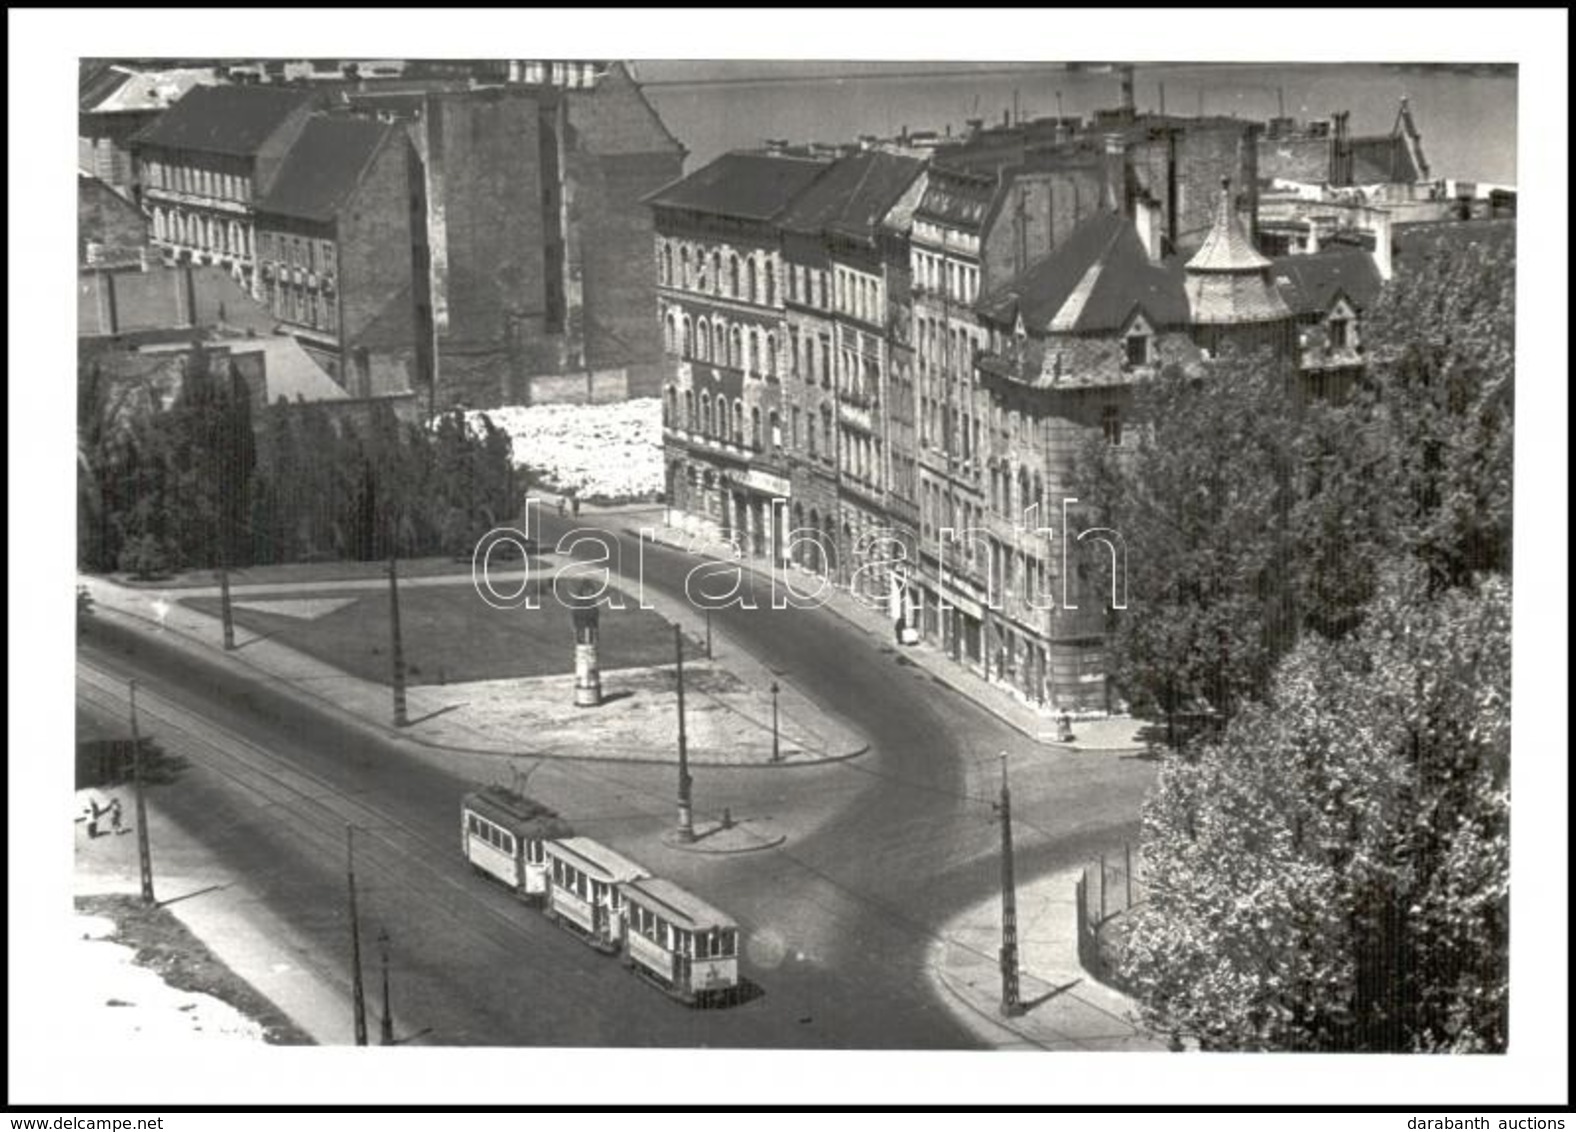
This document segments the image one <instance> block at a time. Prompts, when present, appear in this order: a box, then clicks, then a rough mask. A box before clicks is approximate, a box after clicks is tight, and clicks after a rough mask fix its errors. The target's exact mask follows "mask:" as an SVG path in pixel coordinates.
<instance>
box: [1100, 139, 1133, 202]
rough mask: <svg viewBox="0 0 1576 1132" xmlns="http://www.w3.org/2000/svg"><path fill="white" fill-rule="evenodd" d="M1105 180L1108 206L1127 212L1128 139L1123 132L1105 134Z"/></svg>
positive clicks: (1103, 176)
mask: <svg viewBox="0 0 1576 1132" xmlns="http://www.w3.org/2000/svg"><path fill="white" fill-rule="evenodd" d="M1101 174H1102V180H1103V181H1104V182H1105V203H1106V207H1107V208H1109V209H1111V210H1112V211H1113V212H1120V213H1123V214H1124V215H1125V214H1126V212H1127V206H1128V200H1127V139H1126V138H1124V137H1123V136H1122V135H1121V134H1106V135H1105V158H1104V161H1103V162H1102V164H1101Z"/></svg>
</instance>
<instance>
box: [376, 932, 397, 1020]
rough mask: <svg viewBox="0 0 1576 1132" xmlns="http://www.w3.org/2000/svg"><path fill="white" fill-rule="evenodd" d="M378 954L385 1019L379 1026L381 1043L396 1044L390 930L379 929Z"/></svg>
mask: <svg viewBox="0 0 1576 1132" xmlns="http://www.w3.org/2000/svg"><path fill="white" fill-rule="evenodd" d="M378 954H379V956H380V958H381V960H382V963H383V1021H382V1022H381V1024H380V1026H379V1044H380V1045H386V1046H391V1045H393V1044H394V1013H393V1011H391V1010H390V1009H389V930H388V928H380V929H379V930H378Z"/></svg>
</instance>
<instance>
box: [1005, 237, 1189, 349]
mask: <svg viewBox="0 0 1576 1132" xmlns="http://www.w3.org/2000/svg"><path fill="white" fill-rule="evenodd" d="M979 306H980V310H981V312H982V313H984V314H985V315H987V316H988V317H990V318H993V319H996V320H997V321H999V322H1005V323H1016V320H1017V318H1018V317H1019V316H1020V315H1021V316H1022V318H1023V323H1024V327H1025V329H1027V330H1030V331H1040V332H1044V331H1049V332H1051V333H1054V334H1091V333H1098V332H1109V331H1117V330H1121V329H1122V328H1123V327H1124V326H1126V324H1127V321H1128V319H1129V318H1130V317H1131V316H1132V313H1133V311H1134V309H1135V308H1139V307H1142V308H1143V310H1144V313H1145V314H1146V315H1147V316H1148V317H1149V318H1150V319H1151V320H1153V321H1154V322H1156V323H1157V324H1159V325H1161V326H1180V325H1184V324H1185V323H1186V322H1187V320H1188V305H1187V297H1186V294H1185V293H1184V290H1183V281H1182V275H1181V273H1180V272H1179V271H1178V270H1177V268H1176V265H1175V264H1174V263H1173V264H1159V263H1155V262H1153V261H1152V260H1151V259H1150V258H1149V254H1148V253H1147V252H1146V251H1145V250H1144V245H1143V242H1142V241H1141V240H1139V238H1138V232H1137V231H1136V230H1135V229H1134V228H1133V225H1132V224H1131V223H1130V222H1129V221H1128V220H1127V219H1126V218H1125V217H1123V216H1122V215H1121V214H1120V213H1117V212H1109V211H1102V212H1097V213H1095V214H1094V215H1093V216H1091V217H1089V218H1088V219H1087V220H1084V221H1083V222H1082V223H1080V224H1079V225H1078V226H1077V227H1076V228H1074V229H1073V230H1072V231H1071V232H1070V233H1068V236H1067V239H1066V240H1064V241H1062V243H1061V244H1059V245H1058V246H1057V247H1056V248H1055V249H1053V250H1052V251H1051V253H1050V254H1049V255H1047V256H1046V257H1044V258H1043V259H1041V260H1039V261H1038V262H1036V263H1035V264H1033V265H1032V266H1031V267H1029V269H1028V270H1027V271H1025V272H1023V274H1021V275H1019V276H1018V277H1017V278H1016V279H1013V280H1012V281H1011V282H1009V283H1007V284H1006V285H1004V286H1003V287H1000V288H998V289H997V290H996V291H994V292H992V293H991V294H990V295H988V296H987V297H986V298H985V299H983V300H982V301H981V302H980V304H979Z"/></svg>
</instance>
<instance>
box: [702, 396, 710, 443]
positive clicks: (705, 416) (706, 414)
mask: <svg viewBox="0 0 1576 1132" xmlns="http://www.w3.org/2000/svg"><path fill="white" fill-rule="evenodd" d="M700 431H701V435H702V436H710V435H711V398H710V397H709V396H708V395H706V394H705V393H702V394H701V395H700Z"/></svg>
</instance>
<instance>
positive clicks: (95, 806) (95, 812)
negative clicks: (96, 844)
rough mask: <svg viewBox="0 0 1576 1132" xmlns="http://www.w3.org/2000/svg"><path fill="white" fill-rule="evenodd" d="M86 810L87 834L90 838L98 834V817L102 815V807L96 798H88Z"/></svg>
mask: <svg viewBox="0 0 1576 1132" xmlns="http://www.w3.org/2000/svg"><path fill="white" fill-rule="evenodd" d="M88 811H89V812H88V836H89V837H90V838H91V837H97V836H98V835H99V827H98V823H99V818H101V817H102V816H103V815H104V807H102V806H100V805H99V803H98V799H97V798H89V799H88Z"/></svg>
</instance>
